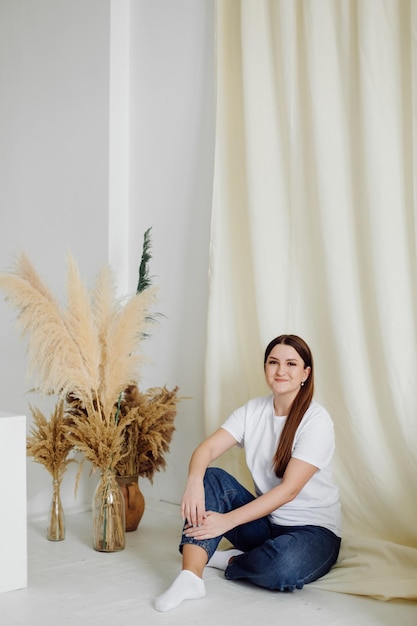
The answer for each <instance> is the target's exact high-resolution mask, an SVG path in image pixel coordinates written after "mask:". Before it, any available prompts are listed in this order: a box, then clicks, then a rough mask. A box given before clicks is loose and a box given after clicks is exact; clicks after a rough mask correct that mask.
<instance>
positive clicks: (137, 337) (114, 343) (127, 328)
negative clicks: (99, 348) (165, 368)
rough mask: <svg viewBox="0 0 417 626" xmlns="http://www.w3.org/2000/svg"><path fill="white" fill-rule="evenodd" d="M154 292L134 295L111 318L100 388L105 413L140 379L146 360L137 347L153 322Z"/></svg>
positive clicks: (147, 290) (152, 290)
mask: <svg viewBox="0 0 417 626" xmlns="http://www.w3.org/2000/svg"><path fill="white" fill-rule="evenodd" d="M155 293H156V291H155V289H153V288H149V289H146V290H145V291H142V293H140V294H137V295H135V296H133V297H131V298H130V299H129V300H128V301H127V302H126V304H125V305H124V306H123V307H122V308H121V309H120V310H119V311H118V313H117V314H116V315H114V317H113V319H112V322H111V324H110V327H109V330H108V334H107V363H106V367H105V369H104V376H103V380H102V385H103V386H102V390H101V399H102V403H103V410H104V413H105V414H108V412H109V411H110V409H111V407H112V406H113V405H114V403H115V402H116V401H117V398H118V396H119V394H120V392H122V391H124V389H126V387H127V386H128V385H130V384H134V383H135V382H136V381H137V380H138V376H139V368H140V365H141V363H142V361H143V356H142V355H141V354H140V353H139V351H138V348H139V343H140V341H141V340H142V338H143V334H144V333H146V331H147V329H148V327H149V325H150V323H151V321H150V320H149V310H150V308H151V305H152V303H153V301H154V299H155Z"/></svg>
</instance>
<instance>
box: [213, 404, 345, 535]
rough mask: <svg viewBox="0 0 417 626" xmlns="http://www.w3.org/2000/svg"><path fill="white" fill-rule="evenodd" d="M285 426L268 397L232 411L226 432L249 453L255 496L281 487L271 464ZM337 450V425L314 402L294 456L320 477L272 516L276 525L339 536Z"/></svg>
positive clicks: (298, 433) (297, 438) (302, 425)
mask: <svg viewBox="0 0 417 626" xmlns="http://www.w3.org/2000/svg"><path fill="white" fill-rule="evenodd" d="M285 420H286V417H283V416H277V415H275V411H274V403H273V396H272V395H270V396H267V397H263V398H254V399H253V400H250V401H249V402H248V403H247V404H245V405H244V406H242V407H240V408H239V409H237V410H236V411H234V412H233V413H232V415H231V416H230V417H229V418H228V419H227V420H226V422H225V423H224V424H223V426H222V428H224V429H225V430H227V431H228V432H229V433H230V434H231V435H232V436H233V437H234V439H236V441H237V444H238V445H239V446H240V447H242V448H244V449H245V455H246V463H247V466H248V468H249V471H250V473H251V475H252V479H253V482H254V486H255V493H256V495H257V496H260V495H262V494H264V493H266V492H268V491H270V490H271V489H272V488H273V487H276V486H277V485H279V484H280V483H281V482H282V479H281V478H277V476H276V475H275V473H274V468H273V463H272V459H273V458H274V454H275V451H276V449H277V445H278V441H279V438H280V436H281V432H282V429H283V427H284V424H285ZM334 447H335V445H334V428H333V422H332V420H331V418H330V416H329V414H328V412H327V411H326V409H324V408H323V407H322V406H320V404H318V403H317V402H315V401H313V402H312V403H311V404H310V406H309V408H308V409H307V411H306V413H305V415H304V416H303V418H302V420H301V422H300V425H299V426H298V428H297V431H296V433H295V437H294V443H293V448H292V455H291V456H293V457H294V458H296V459H300V460H302V461H306V462H307V463H310V464H311V465H314V466H315V467H317V468H318V471H317V472H316V473H315V474H314V475H313V476H312V478H310V480H309V481H308V482H307V484H306V485H305V486H304V487H303V489H302V490H301V491H300V493H299V494H298V495H297V496H296V498H294V500H292V501H291V502H288V503H287V504H284V505H283V506H281V507H279V508H278V509H276V510H275V511H273V512H272V513H271V514H270V515H269V518H270V520H271V522H272V523H273V524H281V525H283V526H300V525H304V524H312V525H314V526H322V527H324V528H328V529H329V530H331V531H333V532H334V533H335V534H336V535H338V536H339V537H340V536H341V513H340V504H339V493H338V489H337V487H336V485H335V484H334V482H333V477H332V468H331V459H332V456H333V452H334Z"/></svg>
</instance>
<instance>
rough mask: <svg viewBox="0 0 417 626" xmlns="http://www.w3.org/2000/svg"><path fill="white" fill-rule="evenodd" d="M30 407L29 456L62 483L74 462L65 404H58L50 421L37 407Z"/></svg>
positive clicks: (27, 449) (27, 441)
mask: <svg viewBox="0 0 417 626" xmlns="http://www.w3.org/2000/svg"><path fill="white" fill-rule="evenodd" d="M29 407H30V410H31V413H32V416H33V425H32V427H31V431H30V435H29V436H28V437H27V439H26V452H27V455H28V456H30V457H33V460H34V461H36V462H37V463H41V464H42V465H43V466H44V467H45V468H46V469H47V470H48V472H49V473H50V474H51V476H52V477H53V478H54V480H58V481H59V482H61V480H62V476H63V474H64V473H65V471H66V469H67V467H68V465H69V463H72V462H73V461H74V459H72V458H69V454H70V452H71V450H72V448H73V446H72V443H71V442H70V441H69V440H68V438H67V434H66V427H67V424H68V418H67V416H66V414H65V411H64V402H63V401H60V402H58V403H57V404H56V406H55V410H54V411H53V413H52V414H51V416H50V418H49V420H48V419H47V418H46V417H45V415H44V414H43V413H42V412H41V411H40V410H39V409H38V408H37V407H35V406H31V405H29Z"/></svg>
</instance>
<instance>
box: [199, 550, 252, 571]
mask: <svg viewBox="0 0 417 626" xmlns="http://www.w3.org/2000/svg"><path fill="white" fill-rule="evenodd" d="M239 554H243V552H242V550H236V548H232V549H231V550H216V552H215V553H214V554H213V556H212V557H211V559H210V560H209V561H208V563H207V565H206V567H215V568H217V569H222V570H223V571H224V570H225V569H226V567H227V566H228V565H229V561H230V559H231V558H232V556H238V555H239Z"/></svg>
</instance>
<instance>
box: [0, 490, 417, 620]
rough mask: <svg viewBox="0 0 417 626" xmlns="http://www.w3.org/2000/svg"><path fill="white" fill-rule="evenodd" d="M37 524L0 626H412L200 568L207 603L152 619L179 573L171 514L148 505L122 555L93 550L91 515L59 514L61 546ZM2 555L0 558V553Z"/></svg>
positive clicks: (353, 604) (389, 606)
mask: <svg viewBox="0 0 417 626" xmlns="http://www.w3.org/2000/svg"><path fill="white" fill-rule="evenodd" d="M45 526H46V521H45V520H39V521H36V522H32V523H30V524H29V528H28V587H27V588H26V589H20V590H17V591H11V592H8V593H3V594H0V624H1V626H32V625H35V624H36V625H37V624H42V625H43V626H55V625H57V624H59V625H61V624H71V625H72V624H74V625H75V624H76V625H79V626H110V625H111V626H115V625H116V624H117V626H124V625H126V626H127V625H129V626H131V625H133V624H139V623H142V624H148V623H151V624H180V623H183V624H186V625H187V626H188V625H190V624H198V625H199V626H204V625H206V624H210V626H213V625H215V626H222V625H224V624H232V625H233V624H239V626H253V625H254V624H256V623H259V624H260V625H262V626H270V625H271V626H272V625H281V624H282V625H284V624H287V625H294V624H296V625H297V626H307V625H308V626H316V625H317V626H318V625H320V626H348V625H349V626H416V625H417V604H416V603H386V602H379V601H377V600H371V599H367V598H363V597H356V596H349V595H346V594H339V593H334V592H326V591H321V590H317V589H313V588H311V587H310V588H309V587H308V585H307V586H305V587H304V589H302V590H301V591H295V592H294V593H274V592H269V591H265V590H262V589H259V588H256V587H253V586H250V585H248V584H245V583H232V582H229V581H227V580H225V579H224V577H223V574H222V572H220V571H219V570H214V569H209V568H207V569H206V570H205V582H206V588H207V596H206V597H205V598H203V599H202V600H197V601H188V602H185V603H183V605H181V606H180V607H179V608H177V609H175V610H174V611H171V612H169V613H158V612H157V611H155V610H154V608H153V599H154V597H155V596H157V595H159V594H160V593H162V592H163V591H165V589H166V588H167V587H168V585H169V584H170V583H171V581H172V580H173V578H174V577H175V576H176V575H177V573H178V572H179V569H180V557H179V555H178V553H177V548H176V546H177V542H178V533H179V530H180V517H179V510H178V508H177V507H175V506H173V505H167V504H162V503H155V502H151V503H149V502H148V503H147V508H146V511H145V515H144V517H143V519H142V521H141V523H140V526H139V528H138V530H137V531H135V532H132V533H127V534H126V548H125V550H123V551H122V552H119V553H114V554H103V553H99V552H95V551H94V550H93V548H92V543H91V514H90V513H81V514H77V515H71V516H70V515H68V516H67V518H66V528H67V534H66V538H65V540H64V541H61V542H57V543H53V542H50V541H47V539H46V530H45ZM0 558H1V555H0Z"/></svg>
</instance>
